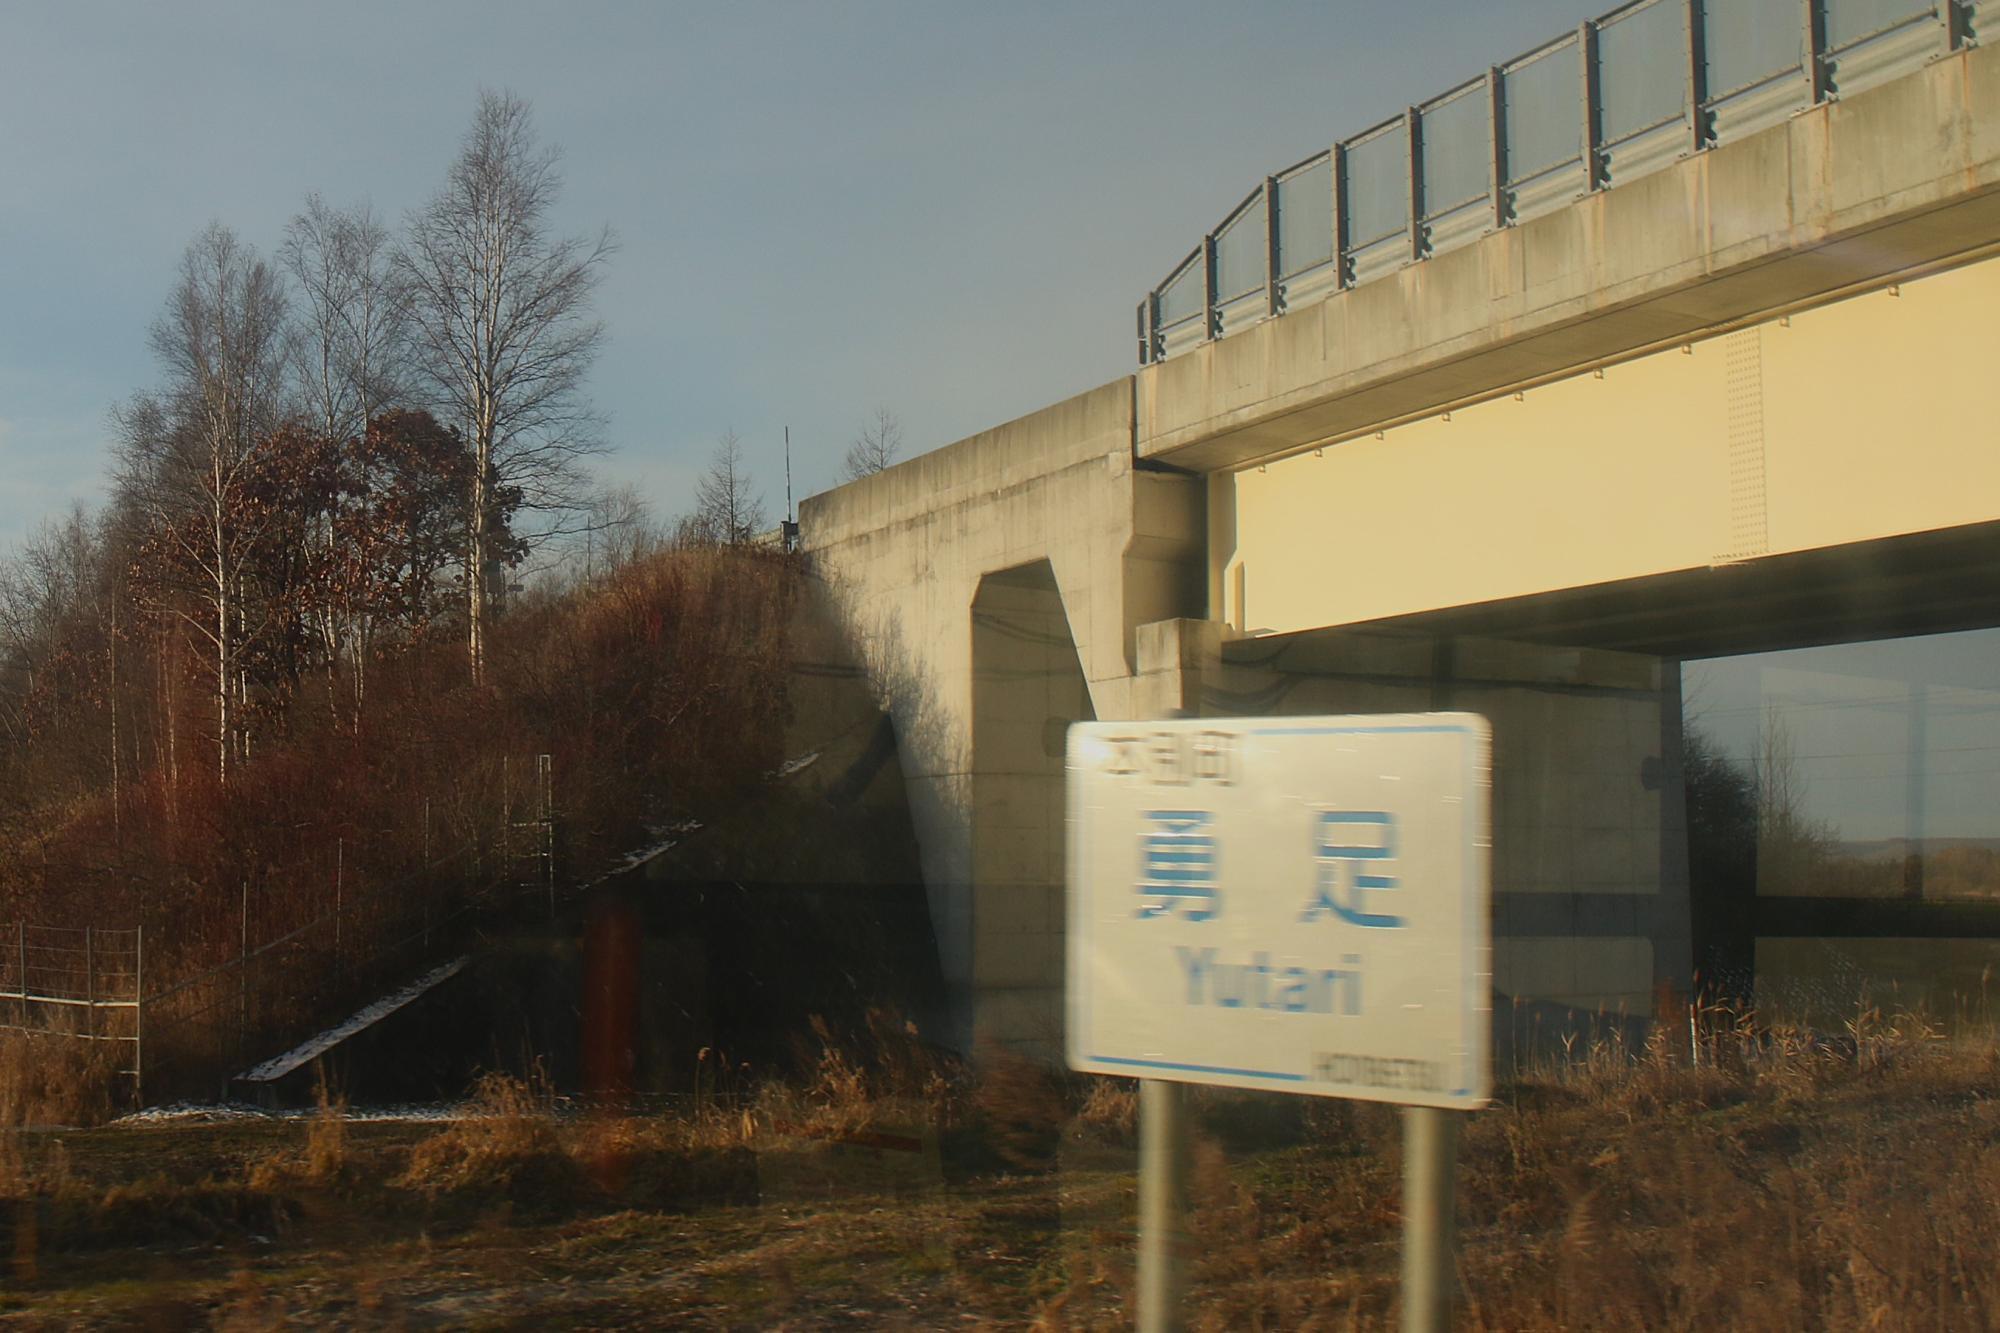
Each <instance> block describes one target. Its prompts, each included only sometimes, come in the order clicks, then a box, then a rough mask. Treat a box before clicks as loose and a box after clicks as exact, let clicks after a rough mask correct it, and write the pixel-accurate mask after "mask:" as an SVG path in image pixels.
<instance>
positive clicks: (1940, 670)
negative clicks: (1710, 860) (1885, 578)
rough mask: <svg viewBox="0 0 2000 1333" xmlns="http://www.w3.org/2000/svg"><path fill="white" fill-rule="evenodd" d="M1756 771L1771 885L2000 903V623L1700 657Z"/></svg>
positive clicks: (1698, 670) (1796, 892)
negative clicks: (1962, 630) (1705, 659)
mask: <svg viewBox="0 0 2000 1333" xmlns="http://www.w3.org/2000/svg"><path fill="white" fill-rule="evenodd" d="M1685 679H1686V686H1685V688H1686V697H1687V711H1688V719H1689V726H1690V729H1691V730H1693V731H1699V732H1700V733H1701V734H1702V735H1703V736H1704V737H1705V738H1706V739H1707V741H1708V742H1709V743H1710V744H1711V745H1712V746H1713V747H1714V748H1715V749H1716V750H1717V751H1719V752H1720V754H1721V755H1723V756H1724V757H1725V758H1726V759H1727V760H1728V762H1730V763H1732V764H1734V765H1735V766H1737V768H1738V769H1739V771H1741V772H1742V773H1743V774H1745V775H1746V776H1748V777H1749V778H1751V779H1752V781H1753V783H1754V785H1755V789H1756V800H1757V825H1758V841H1757V891H1758V893H1759V894H1760V895H1767V896H1768V895H1781V896H1791V897H1815V898H1818V897H1843V898H1896V897H1900V898H1909V899H1916V900H1927V901H1940V900H1942V901H1951V900H1960V901H1963V900H1980V901H2000V630H1979V631H1974V632H1970V633H1964V634H1949V635H1937V636H1927V637H1923V638H1912V639H1896V640H1885V641H1879V642H1873V643H1858V644H1842V645H1837V646H1833V647H1826V648H1811V649H1804V650H1799V651H1794V652H1783V653H1765V654H1758V655H1754V656H1747V657H1735V658H1724V659H1718V660H1715V661H1708V662H1700V663H1690V664H1689V666H1688V667H1687V671H1686V678H1685Z"/></svg>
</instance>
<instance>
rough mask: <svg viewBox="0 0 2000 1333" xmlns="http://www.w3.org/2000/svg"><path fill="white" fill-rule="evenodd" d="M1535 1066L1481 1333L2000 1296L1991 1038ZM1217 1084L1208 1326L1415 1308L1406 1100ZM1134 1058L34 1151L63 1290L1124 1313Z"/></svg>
mask: <svg viewBox="0 0 2000 1333" xmlns="http://www.w3.org/2000/svg"><path fill="white" fill-rule="evenodd" d="M1704 1054H1705V1055H1706V1056H1707V1057H1708V1058H1709V1059H1710V1061H1712V1063H1709V1064H1705V1065H1703V1066H1701V1067H1690V1066H1689V1065H1688V1064H1687V1063H1686V1061H1685V1060H1684V1059H1676V1058H1675V1057H1673V1056H1672V1055H1670V1054H1669V1053H1668V1052H1666V1051H1664V1050H1655V1051H1653V1052H1650V1053H1645V1054H1641V1055H1638V1056H1636V1057H1630V1058H1628V1057H1627V1056H1626V1055H1625V1054H1624V1053H1622V1052H1619V1051H1616V1050H1610V1051H1599V1052H1597V1053H1595V1054H1593V1055H1592V1056H1591V1057H1590V1058H1587V1059H1578V1060H1576V1061H1574V1062H1569V1063H1564V1064H1562V1065H1560V1066H1558V1067H1556V1068H1553V1069H1550V1070H1548V1071H1545V1072H1544V1073H1542V1074H1540V1075H1538V1076H1536V1077H1532V1078H1524V1079H1521V1080H1519V1081H1517V1082H1514V1083H1511V1084H1508V1085H1505V1086H1504V1087H1503V1088H1502V1090H1501V1094H1500V1096H1499V1098H1498V1099H1497V1101H1496V1104H1495V1105H1494V1106H1493V1107H1492V1108H1491V1109H1489V1110H1487V1111H1484V1112H1482V1113H1480V1114H1478V1115H1476V1116H1474V1117H1472V1118H1471V1119H1470V1121H1469V1123H1468V1125H1467V1130H1466V1135H1465V1140H1464V1144H1463V1148H1462V1154H1461V1168H1460V1194H1459V1198H1460V1213H1461V1228H1462V1235H1461V1239H1462V1251H1463V1253H1462V1258H1461V1261H1460V1273H1461V1279H1462V1297H1461V1310H1462V1315H1463V1318H1464V1323H1465V1325H1466V1326H1467V1327H1471V1328H1490V1329H1535V1328H1549V1329H1554V1328H1569V1329H1582V1328H1642V1327H1643V1328H1686V1329H1696V1328H1700V1329H1713V1328H1747V1329H1759V1328H1864V1327H1866V1328H1910V1327H1922V1328H1990V1327H1995V1326H1996V1325H2000V1265H1996V1264H1995V1263H1994V1241H1993V1237H1994V1236H1995V1235H2000V1061H1997V1060H1996V1053H1995V1050H1994V1048H1993V1047H1992V1045H1991V1044H1983V1045H1977V1046H1968V1045H1964V1044H1947V1043H1944V1042H1940V1041H1937V1040H1935V1039H1925V1038H1904V1037H1895V1036H1888V1037H1885V1036H1880V1035H1878V1036H1876V1037H1874V1038H1872V1039H1870V1040H1864V1041H1854V1042H1850V1043H1848V1044H1847V1045H1845V1046H1844V1047H1843V1048H1841V1049H1837V1050H1829V1049H1826V1048H1824V1047H1815V1046H1811V1045H1807V1044H1804V1043H1791V1044H1788V1043H1785V1042H1783V1041H1780V1040H1774V1039H1772V1038H1769V1037H1768V1036H1766V1037H1764V1038H1761V1039H1759V1040H1758V1041H1756V1042H1754V1043H1747V1044H1744V1045H1741V1046H1738V1045H1735V1044H1730V1045H1729V1046H1728V1047H1726V1048H1725V1049H1721V1050H1717V1049H1709V1050H1706V1051H1705V1052H1704ZM1198 1100H1199V1103H1200V1106H1201V1112H1200V1114H1201V1124H1202V1129H1201V1135H1200V1144H1199V1148H1198V1162H1197V1170H1196V1176H1195V1191H1194V1193H1195V1206H1196V1212H1195V1222H1194V1225H1195V1232H1196V1244H1195V1247H1194V1255H1193V1263H1194V1265H1195V1284H1194V1306H1195V1308H1194V1322H1195V1324H1196V1325H1197V1326H1200V1327H1213V1328H1257V1327H1263V1328H1280V1327H1283V1328H1292V1327H1313V1326H1318V1327H1336V1328H1338V1327H1378V1326H1384V1325H1387V1324H1389V1323H1390V1322H1392V1321H1393V1319H1394V1316H1395V1309H1396V1286H1397V1263H1398V1239H1397V1237H1398V1232H1397V1228H1398V1225H1399V1212H1398V1209H1399V1199H1398V1194H1399V1187H1398V1170H1399V1166H1398V1162H1397V1142H1398V1136H1397V1130H1396V1119H1395V1116H1394V1113H1393V1112H1392V1111H1391V1110H1390V1109H1389V1108H1384V1107H1375V1106H1361V1105H1353V1104H1345V1103H1336V1102H1323V1101H1310V1100H1307V1099H1281V1098H1270V1097H1251V1096H1241V1095H1233V1094H1231V1095H1221V1094H1217V1095H1212V1096H1204V1097H1202V1098H1200V1099H1198ZM1133 1101H1134V1098H1133V1097H1132V1095H1131V1091H1130V1089H1129V1088H1128V1087H1125V1086H1123V1085H1119V1084H1114V1083H1109V1082H1074V1081H1065V1080H1058V1079H1056V1078H1054V1077H1052V1076H1050V1075H1047V1074H1045V1073H1042V1072H1040V1071H1037V1070H1034V1069H1030V1068H1028V1067H1025V1066H1022V1065H1019V1064H1016V1063H1009V1062H1005V1061H998V1062H994V1063H992V1064H990V1065H989V1066H988V1069H987V1072H986V1074H985V1075H984V1077H982V1078H980V1079H978V1080H976V1081H974V1080H967V1079H963V1078H945V1077H941V1076H939V1075H938V1073H937V1071H930V1070H924V1069H922V1068H921V1067H920V1066H919V1065H917V1064H914V1063H913V1064H907V1065H904V1066H902V1067H901V1068H896V1067H893V1065H892V1063H890V1062H880V1063H877V1064H875V1065H873V1066H871V1067H870V1068H869V1069H867V1070H864V1069H863V1068H861V1067H860V1066H859V1065H858V1064H857V1063H856V1062H853V1061H850V1060H849V1059H847V1058H846V1057H844V1056H842V1055H839V1054H838V1053H830V1054H828V1055H827V1056H826V1057H825V1059H824V1060H823V1061H822V1063H821V1065H820V1068H819V1069H818V1071H817V1073H816V1075H815V1076H814V1077H813V1078H811V1079H809V1080H805V1081H803V1082H801V1083H800V1084H798V1085H795V1086H793V1087H789V1088H785V1087H775V1086H774V1087H769V1088H766V1089H764V1090H762V1091H760V1092H757V1093H754V1094H752V1093H748V1092H744V1093H740V1094H739V1093H734V1092H731V1091H730V1090H729V1089H728V1088H727V1084H726V1081H725V1085H724V1090H723V1091H722V1092H721V1093H717V1094H716V1095H712V1096H709V1097H707V1098H705V1099H704V1100H703V1101H702V1102H701V1103H700V1104H699V1105H698V1106H696V1107H694V1108H692V1109H690V1110H689V1111H688V1112H687V1113H685V1114H680V1115H659V1116H590V1115H579V1116H573V1117H570V1116H556V1115H552V1114H551V1113H550V1111H549V1108H548V1107H547V1105H546V1104H545V1103H544V1102H543V1101H542V1100H541V1099H540V1098H538V1097H536V1096H535V1095H533V1094H532V1093H530V1092H529V1091H528V1090H526V1089H523V1088H522V1087H521V1086H520V1085H518V1084H512V1083H508V1082H505V1081H502V1080H490V1081H488V1082H487V1083H486V1084H485V1085H484V1086H483V1087H482V1088H481V1089H480V1093H479V1096H478V1098H477V1099H476V1100H475V1102H474V1103H473V1104H472V1105H471V1106H470V1107H469V1109H468V1112H467V1114H466V1115H465V1116H464V1117H463V1118H461V1119H460V1120H458V1121H456V1122H454V1123H450V1124H447V1125H444V1126H442V1127H440V1126H438V1125H426V1124H410V1123H387V1124H384V1123H348V1122H346V1121H343V1120H342V1119H340V1118H339V1116H338V1115H336V1114H335V1113H334V1111H333V1110H331V1109H330V1110H329V1111H328V1112H327V1113H325V1114H322V1115H321V1116H320V1117H318V1118H315V1119H312V1120H308V1121H304V1122H299V1121H292V1122H250V1123H231V1124H221V1125H180V1126H157V1127H133V1126H118V1125H114V1126H110V1127H106V1128H102V1129H97V1130H90V1131H82V1132H75V1133H42V1134H28V1135H23V1136H20V1138H19V1139H18V1140H16V1141H14V1143H13V1144H12V1147H11V1149H10V1153H9V1156H8V1159H7V1164H6V1170H5V1172H4V1178H5V1189H4V1194H5V1196H6V1197H5V1199H4V1200H0V1218H4V1219H5V1223H4V1225H5V1226H6V1228H7V1230H8V1231H9V1232H10V1233H11V1235H10V1237H9V1240H8V1243H7V1244H6V1245H5V1251H6V1252H7V1253H8V1254H10V1255H11V1256H12V1260H11V1262H12V1265H13V1268H12V1274H11V1281H9V1282H8V1283H7V1285H6V1295H5V1298H4V1301H5V1303H4V1306H0V1309H4V1310H5V1311H6V1312H8V1313H11V1314H14V1315H16V1316H19V1317H24V1318H26V1319H28V1320H30V1321H34V1320H46V1321H50V1322H60V1321H70V1320H75V1319H85V1318H87V1319H94V1320H103V1321H120V1320H130V1321H134V1322H145V1323H151V1324H162V1323H165V1324H175V1325H184V1324H210V1323H213V1324H230V1323H232V1322H237V1323H241V1324H243V1325H246V1326H248V1325H258V1326H261V1325H265V1324H269V1323H272V1322H276V1321H279V1320H282V1319H287V1318H290V1319H297V1320H300V1321H312V1322H315V1323H321V1322H336V1323H337V1322H348V1323H355V1324H363V1325H370V1326H373V1325H397V1324H404V1325H409V1326H424V1325H430V1324H439V1323H452V1324H460V1323H470V1324H488V1325H496V1326H530V1325H532V1326H548V1325H552V1324H553V1325H565V1324H569V1325H575V1324H584V1325H599V1326H604V1325H632V1324H652V1325H695V1326H723V1327H740V1326H780V1325H782V1326H790V1327H819V1326H856V1327H879V1326H885V1325H889V1326H904V1327H938V1326H943V1325H946V1324H952V1323H957V1322H960V1321H961V1320H962V1319H966V1318H969V1319H971V1320H973V1321H980V1322H995V1323H1002V1324H1017V1325H1030V1324H1034V1325H1038V1326H1042V1327H1116V1326H1122V1325H1125V1324H1128V1323H1129V1321H1130V1319H1131V1296H1132V1245H1133V1237H1132V1233H1131V1219H1132V1217H1133V1212H1134V1204H1135V1199H1134V1180H1133V1175H1132V1169H1133V1165H1134V1149H1133V1125H1132V1112H1133Z"/></svg>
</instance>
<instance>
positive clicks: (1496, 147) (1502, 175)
mask: <svg viewBox="0 0 2000 1333" xmlns="http://www.w3.org/2000/svg"><path fill="white" fill-rule="evenodd" d="M1486 124H1487V127H1488V129H1490V130H1491V131H1492V136H1493V137H1492V143H1491V145H1490V147H1491V149H1492V152H1491V153H1489V154H1488V155H1487V169H1488V172H1489V175H1490V179H1489V182H1488V187H1489V189H1490V191H1491V195H1490V200H1489V202H1490V205H1491V207H1492V221H1493V229H1494V230H1495V231H1498V230H1500V228H1502V227H1504V226H1506V225H1507V98H1506V90H1505V84H1504V83H1503V82H1502V80H1501V77H1500V67H1499V66H1498V65H1489V66H1487V69H1486Z"/></svg>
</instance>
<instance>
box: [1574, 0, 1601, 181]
mask: <svg viewBox="0 0 2000 1333" xmlns="http://www.w3.org/2000/svg"><path fill="white" fill-rule="evenodd" d="M1576 49H1577V53H1578V56H1579V58H1580V59H1581V60H1582V62H1583V78H1582V79H1581V80H1579V81H1578V86H1579V87H1580V88H1582V89H1583V107H1582V121H1583V125H1582V128H1583V188H1584V189H1586V190H1596V189H1600V188H1602V186H1603V185H1604V116H1603V112H1602V110H1601V108H1602V107H1603V105H1604V98H1603V97H1602V96H1601V95H1600V93H1601V90H1600V89H1599V88H1598V86H1597V77H1598V64H1597V25H1596V24H1595V23H1591V22H1589V21H1588V20H1586V21H1584V22H1582V23H1579V24H1577V25H1576Z"/></svg>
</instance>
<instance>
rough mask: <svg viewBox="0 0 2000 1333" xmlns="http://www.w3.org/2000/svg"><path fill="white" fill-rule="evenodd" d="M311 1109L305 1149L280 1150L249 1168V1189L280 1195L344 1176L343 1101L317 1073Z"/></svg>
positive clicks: (330, 1181) (344, 1115)
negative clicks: (313, 1103)
mask: <svg viewBox="0 0 2000 1333" xmlns="http://www.w3.org/2000/svg"><path fill="white" fill-rule="evenodd" d="M313 1099H314V1102H315V1108H314V1111H313V1117H312V1119H311V1120H309V1121H308V1122H306V1142H305V1147H304V1148H303V1149H301V1150H299V1151H296V1152H294V1151H289V1150H280V1151H278V1152H274V1153H272V1154H271V1155H270V1156H268V1157H266V1158H264V1159H263V1160H262V1161H258V1162H253V1163H252V1164H251V1166H250V1172H249V1181H250V1187H251V1188H252V1189H259V1190H265V1191H267V1192H272V1193H276V1192H281V1191H283V1190H285V1189H287V1188H289V1187H292V1186H297V1185H311V1186H324V1185H330V1184H332V1183H334V1182H335V1181H337V1180H339V1179H341V1178H342V1177H343V1176H345V1175H346V1174H347V1164H348V1154H347V1098H345V1097H342V1096H336V1095H335V1094H334V1093H332V1092H331V1091H330V1090H329V1088H328V1087H327V1082H326V1072H325V1070H323V1069H322V1070H321V1071H320V1073H319V1078H318V1081H317V1082H316V1083H315V1085H314V1087H313Z"/></svg>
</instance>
